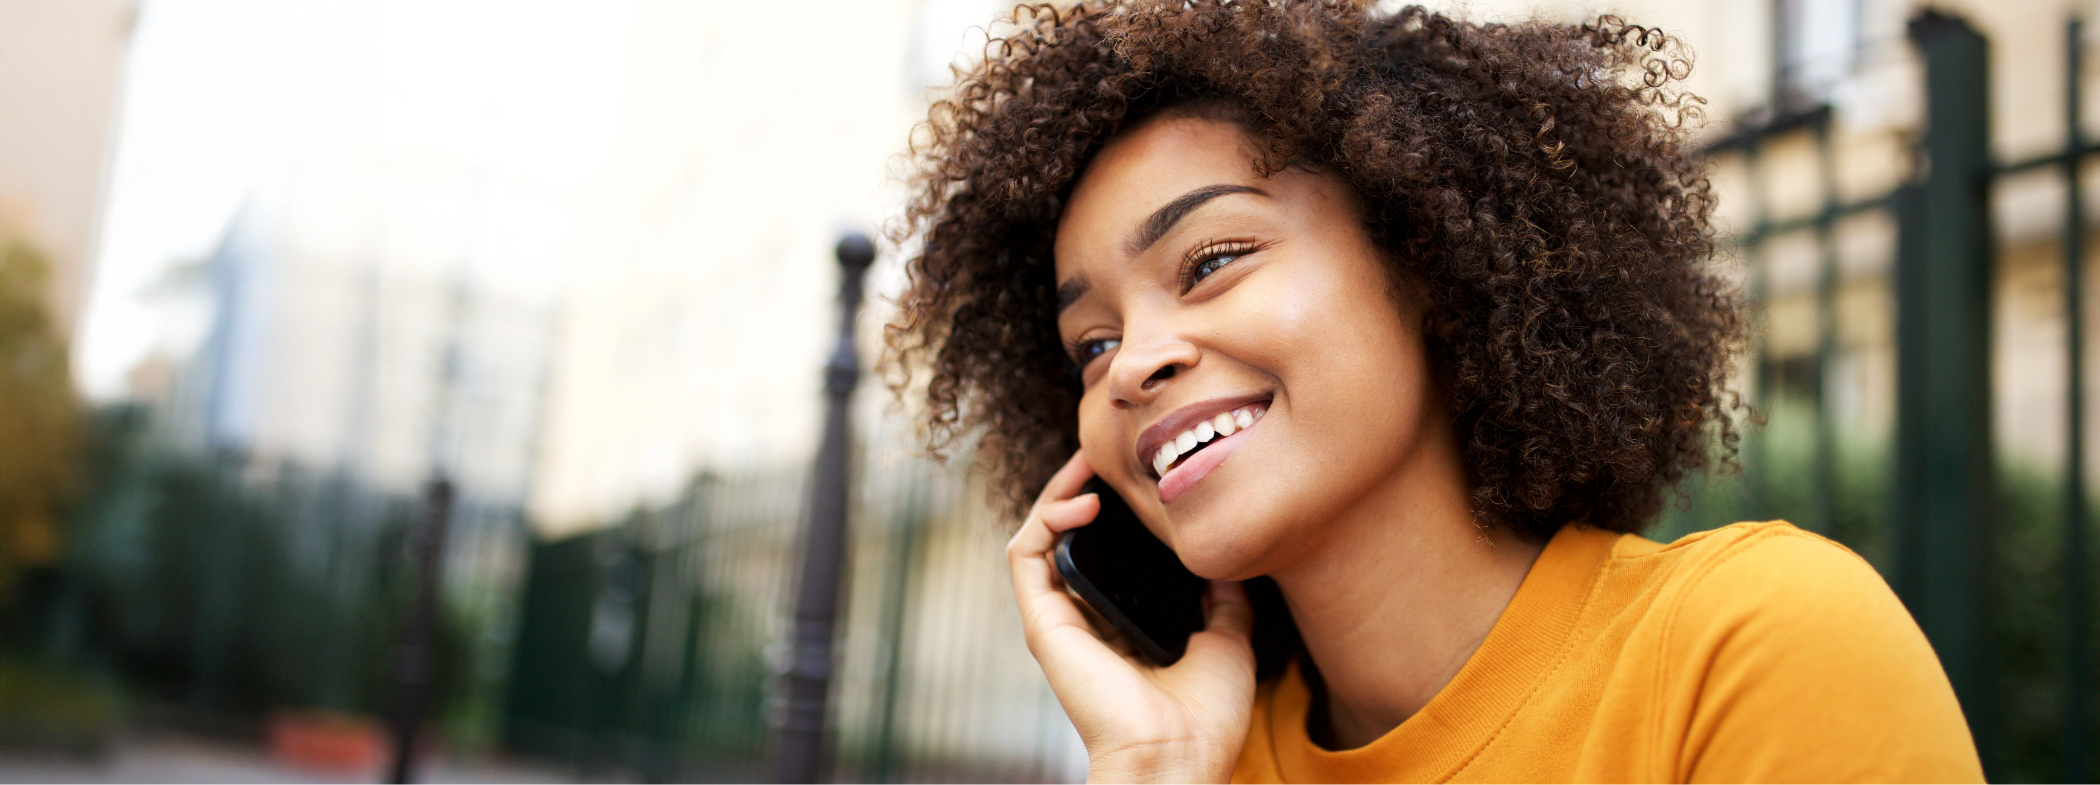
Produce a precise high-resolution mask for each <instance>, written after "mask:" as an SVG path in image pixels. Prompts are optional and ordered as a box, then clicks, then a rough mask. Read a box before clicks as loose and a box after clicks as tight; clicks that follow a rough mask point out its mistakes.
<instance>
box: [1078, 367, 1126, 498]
mask: <svg viewBox="0 0 2100 785" xmlns="http://www.w3.org/2000/svg"><path fill="white" fill-rule="evenodd" d="M1096 388H1097V389H1095V390H1089V391H1088V392H1087V394H1086V397H1084V398H1081V399H1080V401H1079V451H1080V452H1081V453H1084V454H1085V455H1086V463H1087V465H1088V466H1090V467H1093V469H1094V473H1095V474H1097V475H1100V476H1101V477H1102V478H1104V479H1106V480H1108V481H1109V483H1110V484H1112V485H1116V486H1118V487H1121V486H1123V485H1125V484H1126V483H1125V482H1124V481H1125V480H1127V479H1129V478H1128V477H1126V476H1124V475H1127V474H1128V472H1126V471H1124V466H1123V464H1124V463H1126V461H1125V460H1123V458H1122V456H1121V454H1120V453H1121V452H1122V449H1121V448H1120V447H1119V446H1118V445H1121V444H1123V443H1124V441H1125V439H1123V437H1122V435H1121V434H1120V433H1118V432H1116V429H1115V426H1114V422H1115V417H1113V416H1112V415H1113V412H1111V411H1110V409H1111V408H1112V407H1110V406H1109V404H1108V397H1107V395H1106V394H1105V393H1103V392H1101V391H1100V390H1099V385H1097V386H1096ZM1123 493H1124V494H1125V495H1128V493H1129V491H1128V490H1127V489H1125V490H1124V491H1123Z"/></svg>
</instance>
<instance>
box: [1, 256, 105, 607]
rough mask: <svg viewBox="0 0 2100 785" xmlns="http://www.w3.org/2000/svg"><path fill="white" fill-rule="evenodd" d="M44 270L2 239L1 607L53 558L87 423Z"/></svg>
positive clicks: (76, 480) (46, 266) (40, 259)
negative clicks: (26, 574) (25, 576)
mask: <svg viewBox="0 0 2100 785" xmlns="http://www.w3.org/2000/svg"><path fill="white" fill-rule="evenodd" d="M49 267H50V266H49V263H48V262H47V261H46V260H45V257H44V254H43V253H42V252H41V251H39V250H37V249H36V248H35V247H34V246H32V245H30V244H29V243H27V242H25V241H23V240H21V239H20V238H19V237H15V236H9V235H5V234H0V605H5V604H7V603H8V602H9V601H10V600H11V599H12V596H13V593H14V589H15V583H16V578H17V576H18V575H19V574H20V573H21V571H22V570H23V569H25V568H32V567H41V566H46V565H50V564H52V563H53V562H54V561H55V560H56V559H57V558H58V555H59V546H60V536H59V535H60V526H59V522H60V521H61V520H63V519H64V513H63V510H62V508H63V507H64V505H65V504H66V503H67V502H68V501H70V500H71V498H72V496H73V495H74V493H75V492H76V491H77V490H78V488H79V480H80V478H79V476H78V472H79V469H80V467H79V463H78V461H79V457H80V452H81V449H82V439H83V438H84V436H85V432H84V429H83V424H84V419H83V416H82V410H81V408H80V402H79V400H78V399H77V398H76V397H75V396H74V393H73V385H72V380H71V373H70V371H69V370H68V368H67V362H66V347H65V343H64V341H63V340H62V339H61V338H60V337H59V334H58V331H57V330H56V329H55V326H54V325H53V324H52V323H51V309H50V307H49V305H48V303H47V301H46V297H47V292H48V291H49V289H48V286H47V279H48V276H49Z"/></svg>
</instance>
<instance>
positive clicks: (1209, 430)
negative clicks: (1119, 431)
mask: <svg viewBox="0 0 2100 785" xmlns="http://www.w3.org/2000/svg"><path fill="white" fill-rule="evenodd" d="M1268 411H1269V402H1268V401H1257V402H1255V403H1250V404H1247V405H1244V406H1241V407H1239V408H1236V409H1233V410H1231V411H1227V412H1219V413H1218V414H1217V415H1216V416H1214V417H1211V418H1210V419H1208V420H1204V421H1202V422H1199V423H1196V425H1195V427H1192V428H1190V429H1188V430H1185V431H1182V432H1181V433H1179V434H1176V435H1175V436H1174V438H1172V439H1168V440H1167V442H1166V444H1163V445H1160V448H1159V451H1158V452H1156V453H1154V454H1153V455H1152V478H1153V479H1155V480H1156V479H1159V478H1161V477H1165V476H1166V474H1167V472H1170V471H1173V470H1174V467H1176V466H1180V465H1181V464H1182V462H1184V461H1187V460H1188V458H1189V456H1191V455H1195V454H1196V453H1199V452H1202V451H1203V448H1205V447H1209V446H1211V445H1213V444H1216V443H1218V441H1219V440H1221V439H1224V438H1225V437H1227V436H1231V435H1233V434H1235V433H1238V432H1240V431H1243V430H1246V429H1247V428H1249V427H1252V426H1253V425H1254V423H1255V421H1257V420H1260V419H1261V418H1262V415H1263V414H1265V413H1267V412H1268Z"/></svg>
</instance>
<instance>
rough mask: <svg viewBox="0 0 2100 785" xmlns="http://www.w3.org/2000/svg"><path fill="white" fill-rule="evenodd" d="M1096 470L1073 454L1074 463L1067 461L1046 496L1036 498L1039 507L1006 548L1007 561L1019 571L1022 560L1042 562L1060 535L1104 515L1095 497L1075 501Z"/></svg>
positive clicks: (1046, 487)
mask: <svg viewBox="0 0 2100 785" xmlns="http://www.w3.org/2000/svg"><path fill="white" fill-rule="evenodd" d="M1093 476H1094V469H1093V467H1091V466H1088V465H1087V463H1086V456H1085V455H1084V454H1082V453H1080V452H1078V451H1076V450H1075V451H1073V452H1072V459H1071V460H1068V461H1065V465H1064V468H1061V469H1058V470H1057V473H1056V474H1053V475H1051V476H1050V482H1048V483H1045V484H1044V485H1043V493H1042V495H1040V496H1037V497H1036V500H1035V507H1034V508H1032V509H1030V510H1029V511H1028V519H1027V520H1024V521H1022V522H1021V529H1020V531H1017V532H1014V537H1013V539H1012V540H1010V541H1008V542H1007V544H1006V555H1007V558H1008V559H1009V560H1011V561H1013V562H1014V564H1015V567H1016V568H1018V567H1019V565H1020V561H1019V560H1021V559H1028V558H1039V557H1041V556H1042V555H1044V554H1047V553H1049V552H1050V547H1051V546H1052V545H1055V544H1056V543H1057V535H1058V534H1059V533H1061V532H1063V531H1065V530H1067V529H1070V528H1072V527H1075V526H1083V525H1086V523H1087V522H1088V521H1091V520H1093V519H1094V516H1095V515H1096V514H1098V513H1099V512H1100V511H1101V502H1100V500H1099V499H1098V498H1094V497H1093V494H1087V495H1086V496H1083V497H1080V498H1076V499H1075V498H1072V496H1073V494H1076V493H1079V490H1080V489H1081V488H1084V487H1086V481H1087V479H1088V478H1091V477H1093Z"/></svg>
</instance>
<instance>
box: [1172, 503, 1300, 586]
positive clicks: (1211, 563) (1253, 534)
mask: <svg viewBox="0 0 2100 785" xmlns="http://www.w3.org/2000/svg"><path fill="white" fill-rule="evenodd" d="M1235 512H1242V513H1244V512H1245V511H1235ZM1232 517H1233V518H1237V520H1221V519H1220V518H1219V517H1214V516H1204V515H1185V516H1181V517H1180V518H1178V519H1176V520H1175V521H1174V522H1173V523H1172V524H1171V526H1172V527H1173V531H1174V543H1175V547H1174V553H1175V554H1176V555H1178V556H1180V557H1181V564H1182V566H1184V567H1187V568H1189V572H1193V573H1195V574H1197V575H1198V576H1201V577H1203V578H1206V579H1209V580H1214V581H1240V580H1246V579H1248V578H1256V577H1260V576H1262V575H1265V574H1267V573H1268V569H1267V563H1268V562H1269V560H1270V557H1271V556H1272V555H1273V554H1274V553H1275V548H1274V547H1273V543H1269V542H1268V541H1267V540H1268V539H1269V538H1265V537H1261V536H1259V533H1261V532H1266V531H1271V530H1273V527H1271V526H1266V525H1263V524H1262V523H1261V522H1260V520H1259V519H1260V517H1261V516H1252V517H1253V519H1248V518H1247V517H1245V516H1243V515H1234V516H1232Z"/></svg>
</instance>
